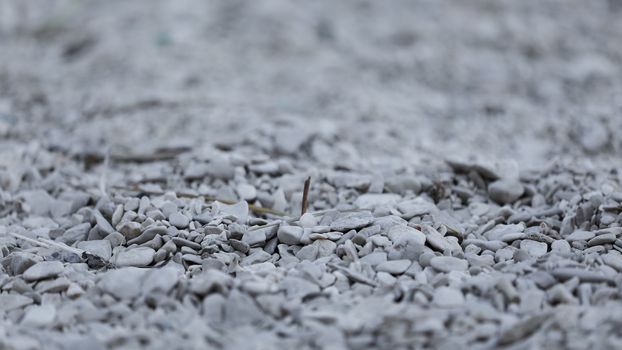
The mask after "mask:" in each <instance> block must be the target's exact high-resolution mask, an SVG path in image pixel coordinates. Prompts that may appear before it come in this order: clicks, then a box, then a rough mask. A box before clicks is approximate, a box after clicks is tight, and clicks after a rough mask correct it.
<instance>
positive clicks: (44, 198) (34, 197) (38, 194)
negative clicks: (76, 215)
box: [20, 190, 55, 216]
mask: <svg viewBox="0 0 622 350" xmlns="http://www.w3.org/2000/svg"><path fill="white" fill-rule="evenodd" d="M20 197H22V198H23V199H24V202H25V203H26V204H27V205H28V207H29V208H30V212H31V213H32V214H35V215H41V216H46V215H49V213H50V210H51V208H52V207H53V206H54V202H55V201H54V198H53V197H52V196H50V194H49V193H47V191H44V190H33V191H25V192H22V193H21V194H20Z"/></svg>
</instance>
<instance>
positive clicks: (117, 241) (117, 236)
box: [104, 232, 125, 248]
mask: <svg viewBox="0 0 622 350" xmlns="http://www.w3.org/2000/svg"><path fill="white" fill-rule="evenodd" d="M104 239H105V240H107V241H109V242H110V246H111V247H112V248H114V247H118V246H120V245H123V244H125V237H124V236H123V235H122V234H121V233H119V232H113V233H111V234H109V235H108V236H106V237H104Z"/></svg>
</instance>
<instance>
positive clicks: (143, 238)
mask: <svg viewBox="0 0 622 350" xmlns="http://www.w3.org/2000/svg"><path fill="white" fill-rule="evenodd" d="M166 233H167V230H166V227H164V226H151V227H149V228H147V229H146V230H145V232H143V233H141V234H140V235H139V236H138V237H136V238H134V239H131V240H129V241H128V242H127V244H128V245H132V244H143V243H145V242H147V241H150V240H152V239H153V238H154V237H155V236H157V235H160V236H163V235H165V234H166Z"/></svg>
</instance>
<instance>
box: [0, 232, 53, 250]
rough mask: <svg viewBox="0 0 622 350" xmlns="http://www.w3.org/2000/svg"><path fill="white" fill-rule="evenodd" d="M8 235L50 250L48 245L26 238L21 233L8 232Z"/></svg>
mask: <svg viewBox="0 0 622 350" xmlns="http://www.w3.org/2000/svg"><path fill="white" fill-rule="evenodd" d="M7 233H8V234H10V235H11V236H13V237H15V238H19V239H21V240H23V241H26V242H28V243H30V244H34V245H38V246H40V247H43V248H49V247H50V246H49V245H48V244H47V243H43V242H40V241H37V240H36V239H32V238H29V237H26V236H24V235H20V234H19V233H14V232H7Z"/></svg>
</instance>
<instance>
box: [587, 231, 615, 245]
mask: <svg viewBox="0 0 622 350" xmlns="http://www.w3.org/2000/svg"><path fill="white" fill-rule="evenodd" d="M615 241H616V235H615V234H613V233H605V234H602V235H598V236H596V237H594V238H592V239H590V240H589V241H588V242H587V245H588V246H590V247H593V246H597V245H603V244H608V243H613V242H615Z"/></svg>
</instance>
